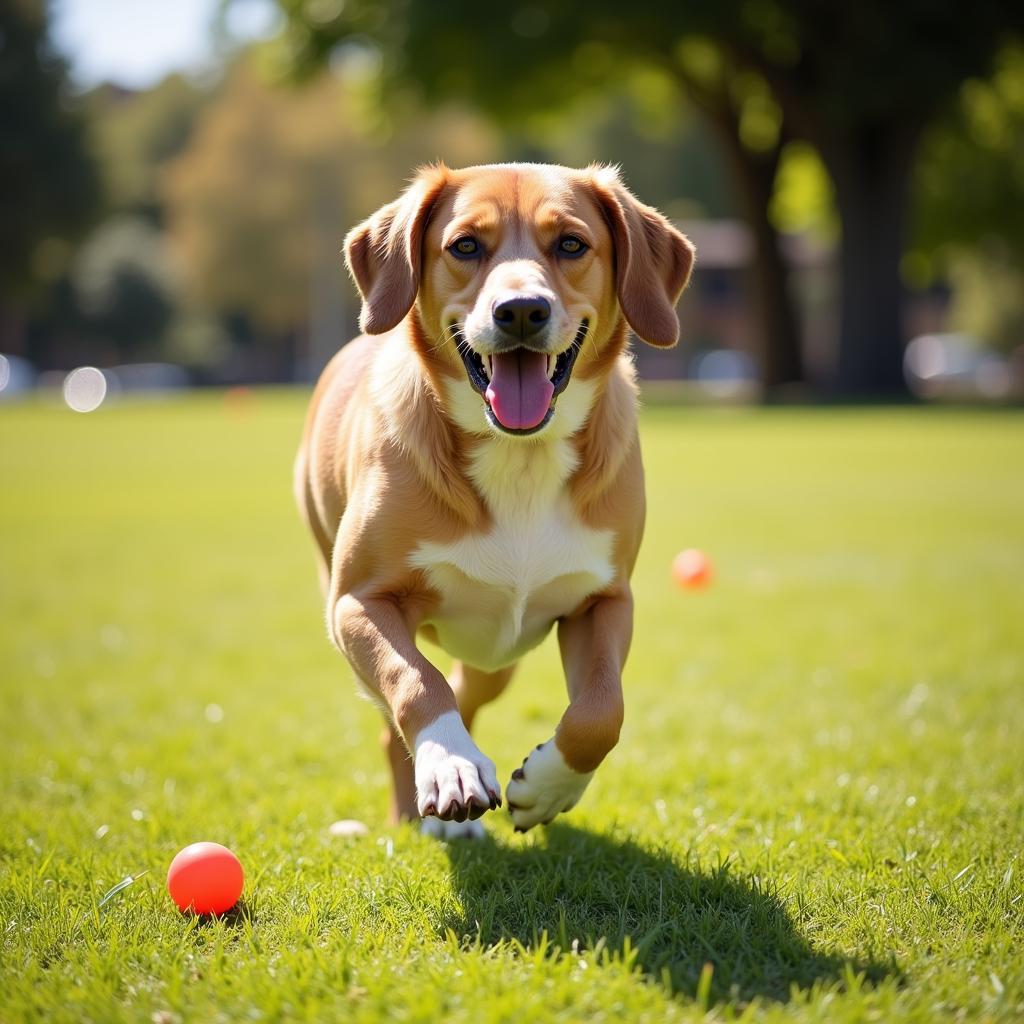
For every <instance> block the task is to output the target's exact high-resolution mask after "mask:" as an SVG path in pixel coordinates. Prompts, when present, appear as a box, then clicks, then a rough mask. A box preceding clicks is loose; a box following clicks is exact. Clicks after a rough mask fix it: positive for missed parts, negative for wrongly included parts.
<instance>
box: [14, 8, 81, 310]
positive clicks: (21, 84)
mask: <svg viewBox="0 0 1024 1024" xmlns="http://www.w3.org/2000/svg"><path fill="white" fill-rule="evenodd" d="M68 99H69V97H68V85H67V79H66V73H65V68H64V65H63V63H62V62H61V61H60V60H59V59H58V58H57V56H56V55H55V54H54V53H53V51H52V50H51V48H50V45H49V43H48V41H47V39H46V8H45V5H44V4H43V3H42V2H41V0H5V2H4V3H3V4H2V5H0V252H2V253H3V258H2V260H0V294H5V295H7V296H11V295H20V296H24V293H26V292H29V291H31V290H32V289H34V288H36V287H38V286H39V285H40V283H48V282H49V281H50V280H52V279H53V278H54V277H56V276H57V275H58V274H59V273H60V272H61V271H62V270H63V269H64V266H65V263H66V258H67V255H68V248H69V247H68V245H67V240H68V239H70V238H73V237H74V236H75V235H76V234H78V233H79V232H80V231H81V230H83V228H84V227H85V226H86V225H87V224H88V222H89V220H90V218H91V217H92V214H93V212H94V209H95V206H96V204H97V202H98V198H99V197H98V185H97V180H96V172H95V169H94V167H93V164H92V162H91V161H90V159H89V157H88V154H87V152H86V146H85V141H84V138H83V130H82V123H81V121H80V119H79V117H78V115H77V114H76V113H75V112H73V111H72V109H71V108H70V105H69V102H68Z"/></svg>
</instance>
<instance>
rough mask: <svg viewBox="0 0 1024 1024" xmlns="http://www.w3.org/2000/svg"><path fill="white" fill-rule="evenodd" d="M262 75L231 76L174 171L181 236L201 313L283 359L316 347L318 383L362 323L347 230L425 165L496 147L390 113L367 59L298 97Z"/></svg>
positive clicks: (250, 68)
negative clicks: (353, 295)
mask: <svg viewBox="0 0 1024 1024" xmlns="http://www.w3.org/2000/svg"><path fill="white" fill-rule="evenodd" d="M259 63H260V61H259V56H258V55H254V56H252V57H250V59H246V60H242V61H241V62H240V63H238V65H237V66H236V67H235V68H234V69H233V70H232V71H231V73H230V74H229V76H228V79H227V81H226V83H225V84H224V87H223V88H222V90H221V92H220V93H219V95H218V96H217V98H216V99H215V100H214V101H213V103H212V104H211V105H210V106H209V107H208V108H207V109H206V110H204V111H203V114H202V116H201V117H200V120H199V123H198V126H197V129H196V131H195V133H194V135H193V136H192V138H191V140H190V142H189V145H188V147H187V148H186V149H185V151H184V152H183V153H182V154H181V156H180V157H179V158H178V159H177V160H175V161H174V162H173V163H172V164H171V165H170V167H169V168H168V171H167V178H166V192H165V197H166V201H167V204H168V215H169V220H168V223H169V229H170V231H171V235H172V239H173V243H174V246H175V248H176V251H177V253H178V255H179V258H180V262H181V265H182V267H183V268H184V273H185V275H186V286H187V288H188V290H189V293H190V296H191V298H192V300H193V302H194V304H195V305H196V306H197V307H198V308H200V309H203V310H206V311H210V312H216V313H219V314H221V315H224V316H232V315H233V316H236V317H237V316H238V315H242V316H244V318H245V320H246V321H247V322H248V324H249V325H250V327H251V328H253V329H254V330H255V331H256V332H257V334H259V335H260V336H262V339H263V343H264V345H265V346H269V347H270V348H271V349H276V350H281V349H283V348H284V347H286V346H288V345H290V344H292V343H293V341H294V340H295V339H298V340H299V342H300V343H302V342H304V341H305V343H306V345H307V352H306V360H307V361H308V362H309V364H310V365H309V366H308V368H307V370H306V372H307V373H312V372H314V371H315V370H317V369H318V368H319V366H320V365H322V364H323V363H324V362H325V361H326V359H327V358H328V357H329V356H330V355H332V354H333V353H334V351H336V350H337V348H338V347H339V346H340V345H341V343H342V342H343V341H344V340H345V332H346V331H347V330H348V329H349V322H354V319H355V318H354V307H350V308H351V309H352V315H346V311H345V310H344V308H342V307H341V306H340V305H339V301H340V297H341V296H343V295H345V294H347V293H345V292H343V291H342V289H343V287H345V285H344V280H345V275H344V273H343V270H342V262H341V257H340V250H341V244H342V239H343V237H344V233H345V230H346V227H347V226H348V225H350V224H351V223H353V222H354V221H356V220H358V219H361V218H362V217H364V216H366V215H367V214H368V213H369V212H370V211H372V210H373V209H375V208H376V207H377V206H379V205H381V204H382V203H384V202H386V201H387V200H389V199H391V198H393V196H394V182H395V181H396V180H400V179H401V178H402V177H403V176H405V175H407V174H408V172H409V169H410V167H412V166H415V164H417V163H422V162H425V161H427V160H432V159H436V158H437V157H438V156H439V155H440V153H441V152H454V153H455V154H457V156H458V157H460V158H464V159H466V160H468V161H469V162H473V161H476V160H480V159H488V158H489V157H493V155H494V154H495V152H496V144H495V140H494V137H493V135H492V134H491V133H490V132H489V131H488V130H487V129H486V128H485V127H484V126H483V125H482V124H481V122H480V120H479V119H478V118H475V117H471V116H469V115H467V114H459V113H457V112H452V111H448V112H441V113H433V114H431V115H429V116H425V115H424V114H423V111H422V109H421V108H420V107H418V106H417V105H416V104H415V102H414V101H412V100H409V103H408V104H407V105H406V109H400V107H401V105H400V104H399V105H396V107H395V108H394V109H393V110H392V111H391V112H390V113H389V114H388V115H384V114H382V112H381V111H380V109H379V107H378V106H377V105H376V103H375V102H374V95H373V88H374V85H373V83H374V76H373V73H372V72H373V70H374V69H373V68H372V67H366V66H364V65H360V64H359V62H358V60H356V59H355V58H353V60H351V61H349V62H348V63H347V64H346V65H345V67H342V68H339V69H337V70H336V71H335V72H333V73H324V74H322V75H320V76H319V77H317V78H315V79H314V80H312V81H310V82H308V83H307V84H306V85H305V86H304V87H303V88H301V89H298V90H290V89H280V88H275V87H274V86H273V84H272V83H271V82H270V81H269V80H268V76H267V75H266V74H265V73H264V72H263V71H261V69H260V67H259ZM396 120H397V121H402V122H403V124H404V126H403V128H402V130H401V131H395V122H396ZM382 139H390V140H391V142H390V144H389V145H388V146H387V147H386V156H385V148H384V147H382V146H381V145H380V143H381V140H382ZM385 159H387V160H389V161H390V164H385ZM399 167H400V168H401V170H399V169H398V168H399ZM307 325H308V326H309V329H310V332H311V337H310V338H309V340H308V341H307V340H306V338H305V334H304V332H305V328H306V327H307Z"/></svg>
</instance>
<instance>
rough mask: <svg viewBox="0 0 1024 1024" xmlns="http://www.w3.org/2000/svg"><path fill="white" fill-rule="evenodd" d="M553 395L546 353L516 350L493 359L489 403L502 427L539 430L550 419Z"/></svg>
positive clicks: (488, 395) (553, 390)
mask: <svg viewBox="0 0 1024 1024" xmlns="http://www.w3.org/2000/svg"><path fill="white" fill-rule="evenodd" d="M554 393H555V386H554V384H552V383H551V381H550V380H548V357H547V356H546V355H545V354H544V353H543V352H530V351H528V350H527V349H525V348H517V349H513V351H511V352H502V353H501V354H500V355H496V356H493V357H492V359H491V383H490V386H489V387H488V388H487V401H488V402H490V403H491V411H492V412H493V413H494V415H495V416H497V417H498V422H499V423H501V425H502V426H503V427H508V429H509V430H529V429H530V428H531V427H535V426H537V424H538V423H540V421H541V420H542V419H544V417H545V416H546V415H547V412H548V406H550V405H551V398H552V396H553V395H554Z"/></svg>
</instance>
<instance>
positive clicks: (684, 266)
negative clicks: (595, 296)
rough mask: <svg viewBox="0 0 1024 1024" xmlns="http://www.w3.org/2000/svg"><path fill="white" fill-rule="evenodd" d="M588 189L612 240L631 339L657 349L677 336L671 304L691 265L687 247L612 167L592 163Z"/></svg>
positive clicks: (617, 286) (617, 283) (690, 249)
mask: <svg viewBox="0 0 1024 1024" xmlns="http://www.w3.org/2000/svg"><path fill="white" fill-rule="evenodd" d="M591 172H592V182H593V187H594V192H595V195H596V198H597V201H598V204H599V205H600V207H601V209H602V210H603V212H604V215H605V219H606V220H607V221H608V226H609V227H610V228H611V232H612V241H613V242H614V244H615V289H616V291H617V293H618V296H619V305H620V306H621V307H622V312H623V314H624V315H625V317H626V321H627V322H628V323H629V326H630V327H632V328H633V330H634V331H635V332H636V334H637V337H639V338H641V339H643V340H644V341H646V342H647V343H648V344H649V345H656V346H657V347H658V348H671V347H672V346H673V345H674V344H675V343H676V342H677V341H678V340H679V320H678V318H677V317H676V302H677V301H678V300H679V296H680V294H681V293H682V291H683V289H684V288H685V287H686V282H687V281H688V280H689V279H690V270H691V269H692V267H693V246H692V245H691V244H690V242H689V240H688V239H687V238H686V236H685V235H683V234H681V233H680V232H679V231H677V230H676V229H675V228H674V227H673V226H672V225H671V224H670V223H669V222H668V220H667V219H666V218H665V217H663V216H662V215H661V214H660V213H658V211H657V210H655V209H653V208H652V207H650V206H645V205H644V204H643V203H641V202H640V201H639V200H638V199H637V198H636V197H635V196H634V195H633V194H632V193H631V192H630V191H629V189H627V188H626V186H625V185H623V184H622V182H621V181H620V180H619V176H618V173H617V171H616V170H615V168H614V167H593V168H591Z"/></svg>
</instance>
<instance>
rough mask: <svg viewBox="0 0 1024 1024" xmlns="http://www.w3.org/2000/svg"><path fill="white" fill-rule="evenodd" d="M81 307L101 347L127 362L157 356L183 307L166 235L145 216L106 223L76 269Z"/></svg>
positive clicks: (82, 253) (74, 279) (83, 251)
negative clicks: (179, 306) (177, 310)
mask: <svg viewBox="0 0 1024 1024" xmlns="http://www.w3.org/2000/svg"><path fill="white" fill-rule="evenodd" d="M72 282H73V285H74V289H75V295H76V299H77V306H78V309H79V310H80V312H81V316H82V318H83V321H84V326H85V328H86V330H87V331H88V332H89V333H91V334H93V335H94V336H95V337H96V340H97V341H98V343H99V344H100V346H107V345H114V346H116V349H117V352H118V355H119V356H120V357H121V358H140V357H141V356H144V355H148V356H149V357H150V358H153V357H155V355H156V354H157V352H158V350H159V347H160V344H161V342H162V340H163V334H164V331H165V330H166V329H167V327H168V325H169V324H170V322H171V318H172V316H173V314H174V310H175V308H176V306H177V304H178V295H177V292H178V286H177V279H176V274H175V273H174V268H173V266H172V263H171V259H170V255H169V253H168V252H167V245H166V241H165V239H164V237H163V235H162V234H161V233H160V232H159V231H158V230H156V229H155V228H154V227H152V225H150V224H149V223H148V222H147V221H145V220H142V219H140V218H131V217H119V218H111V219H109V220H107V221H104V222H103V224H101V225H100V226H99V227H98V228H97V229H96V230H95V231H94V232H93V234H92V235H91V236H90V237H89V238H88V239H87V240H86V241H85V243H84V244H83V245H82V247H81V248H80V250H79V251H78V253H77V254H76V257H75V263H74V267H73V270H72Z"/></svg>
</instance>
